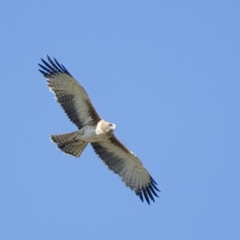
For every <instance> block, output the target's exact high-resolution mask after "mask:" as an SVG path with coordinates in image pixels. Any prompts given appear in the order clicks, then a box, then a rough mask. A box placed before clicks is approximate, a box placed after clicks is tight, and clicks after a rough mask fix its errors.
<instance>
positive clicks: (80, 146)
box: [51, 132, 88, 157]
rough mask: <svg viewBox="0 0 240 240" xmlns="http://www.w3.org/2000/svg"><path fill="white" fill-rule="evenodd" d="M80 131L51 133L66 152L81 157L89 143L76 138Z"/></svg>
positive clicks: (53, 139) (55, 141) (54, 140)
mask: <svg viewBox="0 0 240 240" xmlns="http://www.w3.org/2000/svg"><path fill="white" fill-rule="evenodd" d="M77 135H78V132H72V133H66V134H57V135H51V140H52V141H53V142H54V143H56V144H57V147H58V148H60V149H61V150H62V151H63V152H65V153H66V154H70V155H73V156H75V157H79V156H80V155H81V153H82V152H83V150H84V149H85V147H86V146H87V144H88V143H86V142H83V141H79V140H77V139H76V137H77Z"/></svg>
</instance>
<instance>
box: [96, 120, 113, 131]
mask: <svg viewBox="0 0 240 240" xmlns="http://www.w3.org/2000/svg"><path fill="white" fill-rule="evenodd" d="M98 128H99V129H101V132H102V133H111V132H113V131H114V130H115V129H116V125H115V124H114V123H110V122H105V121H104V120H100V121H99V122H98Z"/></svg>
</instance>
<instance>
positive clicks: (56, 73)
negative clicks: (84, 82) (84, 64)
mask: <svg viewBox="0 0 240 240" xmlns="http://www.w3.org/2000/svg"><path fill="white" fill-rule="evenodd" d="M47 57H48V61H49V63H48V62H46V61H45V60H43V59H42V62H43V64H39V66H40V67H41V69H39V71H40V72H41V73H42V74H43V75H44V77H45V78H46V79H47V85H48V87H49V88H50V90H51V91H52V92H53V93H54V95H55V97H56V100H57V102H59V103H60V105H61V107H62V108H63V110H64V112H65V113H66V114H67V116H68V118H69V119H70V120H71V121H72V122H73V123H74V124H76V125H77V127H78V129H80V128H82V127H83V126H84V125H86V124H89V123H90V122H92V123H94V124H97V123H98V121H99V120H100V119H101V118H100V117H99V115H98V114H97V112H96V110H95V109H94V107H93V105H92V103H91V100H90V98H89V97H88V94H87V93H86V91H85V90H84V88H83V87H82V86H81V85H80V84H79V83H78V82H77V81H76V80H75V79H74V78H73V77H72V75H71V74H70V73H69V72H68V70H67V69H66V68H65V67H64V66H63V65H61V64H59V63H58V61H57V60H56V59H55V58H54V61H53V60H52V59H51V58H50V57H49V56H47Z"/></svg>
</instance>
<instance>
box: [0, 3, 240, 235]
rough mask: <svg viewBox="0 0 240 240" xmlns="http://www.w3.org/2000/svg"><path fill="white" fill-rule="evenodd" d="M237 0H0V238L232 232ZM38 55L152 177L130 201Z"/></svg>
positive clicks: (236, 166) (237, 185)
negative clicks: (70, 115) (82, 141)
mask: <svg viewBox="0 0 240 240" xmlns="http://www.w3.org/2000/svg"><path fill="white" fill-rule="evenodd" d="M239 12H240V3H239V1H221V0H220V1H212V0H210V1H184V0H183V1H70V2H68V3H67V4H66V1H46V0H42V1H41V2H36V1H35V2H34V1H1V3H0V20H1V21H0V22H1V28H0V31H1V38H0V46H1V47H0V67H1V83H2V85H1V103H0V107H1V112H2V117H1V139H2V148H1V153H0V159H1V161H0V192H1V197H0V229H1V230H0V239H2V240H12V239H18V240H20V239H24V240H27V239H36V240H38V239H41V240H42V239H46V240H48V239H59V240H60V239H104V240H107V239H111V240H112V239H131V240H132V239H138V240H145V239H165V240H166V239H167V240H168V239H183V240H188V239H191V240H192V239H195V240H198V239H199V240H202V239H218V240H221V239H231V240H234V239H239V237H240V228H239V226H240V217H239V216H240V204H239V202H240V193H239V190H240V137H239V135H240V125H239V122H240V108H239V103H240V67H239V66H240V44H239V43H240V27H239V26H240V25H239V22H240V15H239ZM47 54H49V55H50V56H52V57H56V58H57V60H58V61H59V62H61V63H63V64H64V65H65V67H66V68H67V69H68V70H69V71H70V73H71V74H72V75H73V76H74V77H75V78H76V79H77V80H78V81H79V82H80V83H81V84H82V85H83V86H84V88H85V89H86V90H87V92H88V94H89V95H90V97H91V100H92V102H93V103H94V106H95V107H96V109H97V111H98V112H99V114H100V115H101V116H102V117H103V118H104V119H106V120H107V121H110V122H114V123H116V124H117V130H116V136H117V137H118V138H119V139H120V140H121V141H122V142H123V143H124V144H125V145H126V146H127V147H128V148H129V149H131V150H132V151H134V152H135V153H136V154H137V155H138V157H139V158H140V159H141V161H142V162H143V164H144V166H145V167H146V168H147V169H148V171H149V172H150V173H151V175H152V176H153V177H154V179H155V180H156V181H157V182H158V186H159V189H160V190H161V193H160V198H158V199H156V202H155V203H153V204H151V205H150V206H149V205H148V204H146V203H142V202H141V201H140V199H139V198H138V197H137V196H135V194H134V193H133V192H132V191H130V190H129V189H128V188H126V187H125V186H124V184H123V183H122V182H121V180H120V178H119V177H118V176H117V175H115V174H113V173H112V172H110V171H108V170H107V168H106V167H105V165H104V164H103V163H102V161H101V160H100V159H98V157H97V156H96V155H95V154H94V152H93V150H92V149H91V147H90V146H89V147H87V149H86V150H85V151H84V153H83V154H82V156H81V158H74V157H70V156H67V155H64V154H62V152H60V151H59V150H57V149H56V147H55V145H54V144H52V143H51V142H50V140H49V136H50V135H51V134H56V133H67V132H70V131H74V130H75V129H76V127H75V126H74V125H73V124H71V123H70V122H69V120H68V119H67V117H66V116H65V115H64V113H63V111H62V109H61V108H60V106H59V105H58V104H57V103H56V102H55V100H54V98H53V94H52V93H50V92H49V90H48V88H47V86H46V83H45V80H44V78H43V77H42V76H41V74H40V73H39V72H38V66H37V63H39V62H40V58H46V55H47Z"/></svg>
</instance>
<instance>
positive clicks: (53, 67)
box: [38, 55, 72, 77]
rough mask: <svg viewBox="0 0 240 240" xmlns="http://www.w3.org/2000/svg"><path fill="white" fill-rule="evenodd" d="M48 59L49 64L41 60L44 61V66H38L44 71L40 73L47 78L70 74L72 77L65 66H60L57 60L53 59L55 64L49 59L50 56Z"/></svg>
mask: <svg viewBox="0 0 240 240" xmlns="http://www.w3.org/2000/svg"><path fill="white" fill-rule="evenodd" d="M47 59H48V62H49V63H48V62H47V61H45V60H44V59H42V58H41V61H42V63H43V65H42V64H38V65H39V66H40V67H41V69H42V71H40V70H39V71H40V72H41V73H42V74H43V75H44V76H45V77H46V76H49V77H51V76H54V75H56V74H59V73H66V74H68V75H69V76H71V77H72V75H71V74H70V73H69V72H68V70H67V69H66V68H65V67H64V66H63V65H60V64H59V63H58V61H57V60H56V59H55V58H53V59H54V61H55V62H54V61H53V60H52V59H51V58H50V57H49V55H47Z"/></svg>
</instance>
